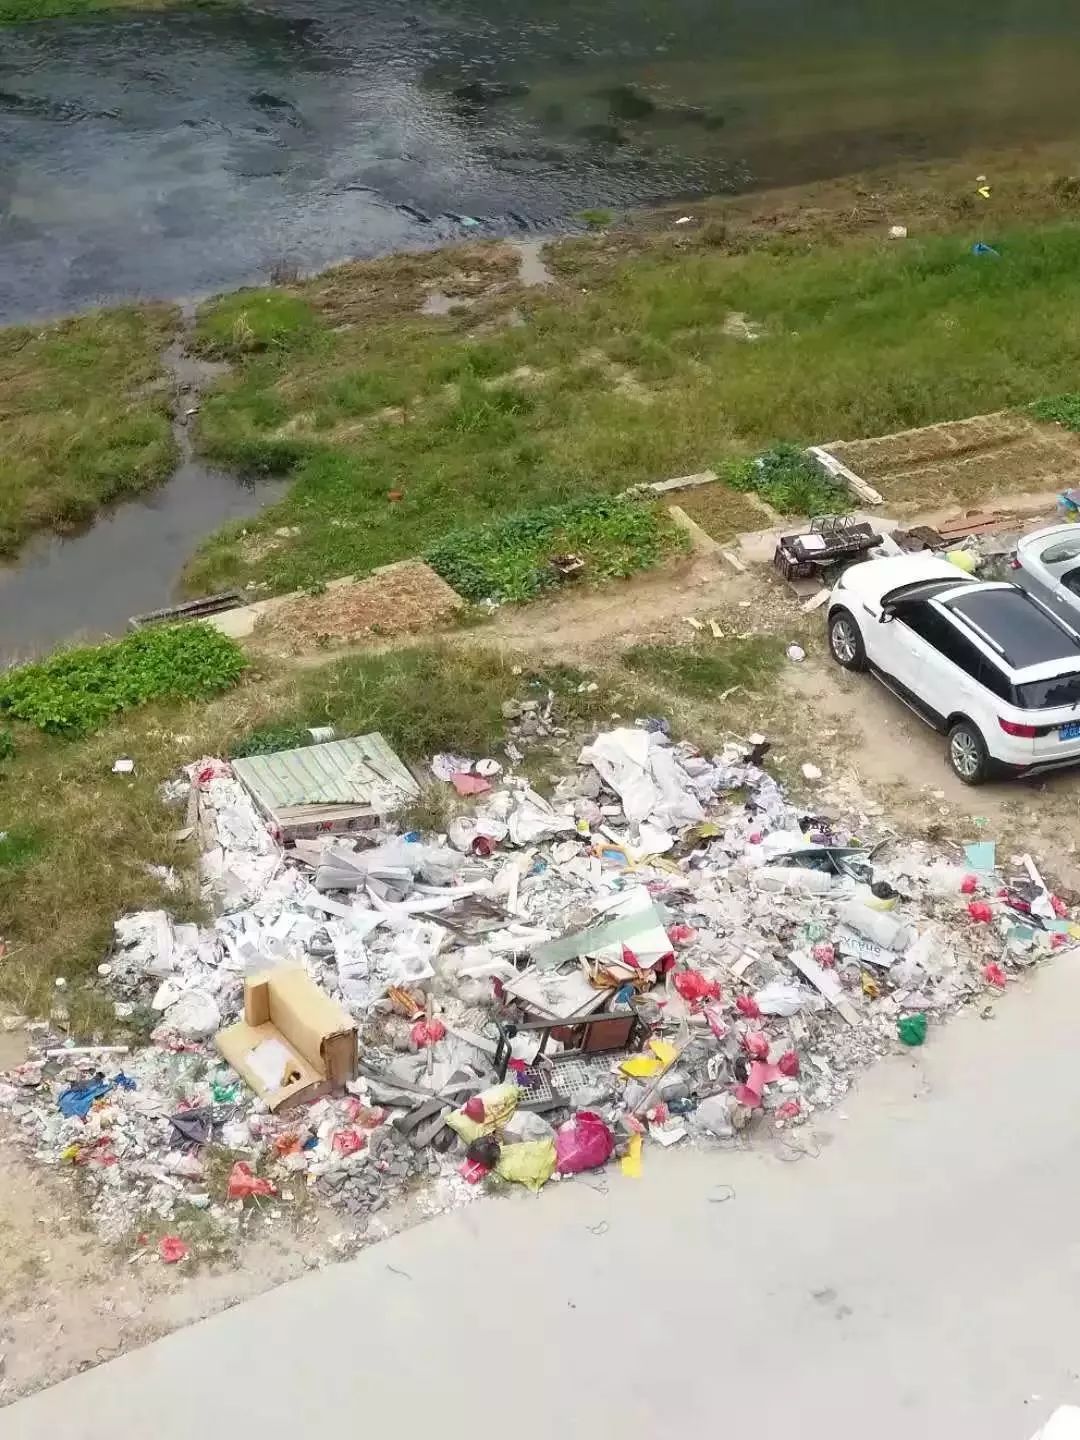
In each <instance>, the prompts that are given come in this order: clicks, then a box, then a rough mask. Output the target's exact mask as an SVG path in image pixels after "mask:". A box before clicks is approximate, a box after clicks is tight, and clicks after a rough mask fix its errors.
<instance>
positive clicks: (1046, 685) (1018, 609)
mask: <svg viewBox="0 0 1080 1440" xmlns="http://www.w3.org/2000/svg"><path fill="white" fill-rule="evenodd" d="M828 618H829V649H830V650H831V651H832V655H833V659H834V660H836V661H837V663H838V664H840V665H843V666H844V668H845V669H847V670H867V669H869V670H872V671H873V672H874V674H875V675H876V676H877V677H878V679H879V680H881V681H882V683H883V684H885V685H886V686H888V688H889V689H890V690H892V691H893V693H894V694H895V695H897V696H898V697H899V699H901V700H903V701H904V703H905V704H906V705H909V706H910V707H911V709H912V710H914V711H915V713H916V714H917V715H918V716H919V718H920V719H922V720H925V721H926V723H927V724H928V725H932V726H933V727H934V729H936V730H940V731H941V732H942V733H943V734H946V735H948V737H949V748H948V760H949V764H950V765H951V766H952V768H953V770H954V771H955V772H956V774H957V775H958V776H959V777H960V779H961V780H963V781H964V783H965V784H966V785H978V784H980V783H981V782H982V781H983V780H986V779H989V778H990V777H992V776H993V775H994V774H995V773H997V774H1002V773H1004V774H1013V775H1030V774H1034V773H1035V772H1036V771H1040V770H1050V769H1053V768H1055V767H1056V766H1059V765H1072V764H1076V763H1078V762H1080V631H1078V630H1074V629H1073V628H1072V626H1071V624H1070V623H1069V622H1068V620H1066V619H1065V618H1063V617H1062V616H1061V615H1060V614H1058V613H1055V612H1054V611H1052V610H1051V609H1050V608H1049V607H1048V606H1047V605H1044V604H1043V603H1042V601H1041V600H1038V599H1036V598H1035V597H1034V596H1031V595H1028V594H1026V593H1025V591H1023V590H1021V589H1019V588H1018V587H1017V586H1016V585H1007V584H1000V583H996V582H991V581H984V580H974V579H972V578H971V577H970V576H967V575H965V574H964V573H963V571H962V570H958V569H957V567H956V566H955V565H951V564H950V563H949V562H948V561H947V560H940V559H938V558H937V557H936V556H933V555H926V554H921V555H898V556H896V557H894V558H891V559H887V560H866V561H864V562H863V563H862V564H859V565H852V566H851V568H850V569H849V570H846V571H845V572H844V574H843V575H842V576H841V577H840V580H839V581H838V582H837V585H836V588H835V589H834V590H833V592H832V595H831V596H830V597H829V609H828Z"/></svg>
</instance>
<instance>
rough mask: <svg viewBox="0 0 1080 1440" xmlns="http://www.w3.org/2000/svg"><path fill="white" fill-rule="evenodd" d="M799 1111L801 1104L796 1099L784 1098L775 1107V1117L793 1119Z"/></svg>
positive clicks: (800, 1110)
mask: <svg viewBox="0 0 1080 1440" xmlns="http://www.w3.org/2000/svg"><path fill="white" fill-rule="evenodd" d="M801 1112H802V1106H801V1105H800V1104H799V1102H798V1100H796V1099H794V1098H793V1099H791V1100H785V1101H784V1103H783V1104H782V1105H781V1106H779V1107H778V1108H777V1111H776V1118H777V1119H778V1120H794V1119H795V1117H796V1115H798V1114H800V1113H801Z"/></svg>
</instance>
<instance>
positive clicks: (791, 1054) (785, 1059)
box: [776, 1050, 799, 1080]
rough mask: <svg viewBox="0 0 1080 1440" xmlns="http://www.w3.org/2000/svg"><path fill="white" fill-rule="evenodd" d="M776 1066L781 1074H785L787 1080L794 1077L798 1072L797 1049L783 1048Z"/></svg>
mask: <svg viewBox="0 0 1080 1440" xmlns="http://www.w3.org/2000/svg"><path fill="white" fill-rule="evenodd" d="M776 1068H777V1069H778V1070H779V1071H780V1074H781V1075H786V1076H787V1077H788V1079H789V1080H792V1079H794V1078H795V1076H796V1075H798V1073H799V1055H798V1051H796V1050H785V1051H784V1053H783V1055H781V1056H780V1059H779V1060H778V1061H777V1062H776Z"/></svg>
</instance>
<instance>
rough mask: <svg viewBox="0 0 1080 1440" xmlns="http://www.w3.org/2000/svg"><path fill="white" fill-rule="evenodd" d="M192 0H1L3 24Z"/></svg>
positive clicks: (160, 7) (163, 6)
mask: <svg viewBox="0 0 1080 1440" xmlns="http://www.w3.org/2000/svg"><path fill="white" fill-rule="evenodd" d="M190 3H191V0H0V25H23V24H27V23H29V22H30V21H32V20H58V19H77V18H79V17H80V16H83V15H96V14H99V13H100V12H101V11H105V10H168V9H171V8H173V7H175V6H177V5H179V4H190Z"/></svg>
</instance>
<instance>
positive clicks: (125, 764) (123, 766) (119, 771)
mask: <svg viewBox="0 0 1080 1440" xmlns="http://www.w3.org/2000/svg"><path fill="white" fill-rule="evenodd" d="M112 773H113V774H114V775H134V773H135V761H134V760H130V759H128V757H127V756H126V755H121V756H120V758H119V759H118V760H114V761H113V764H112Z"/></svg>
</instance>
